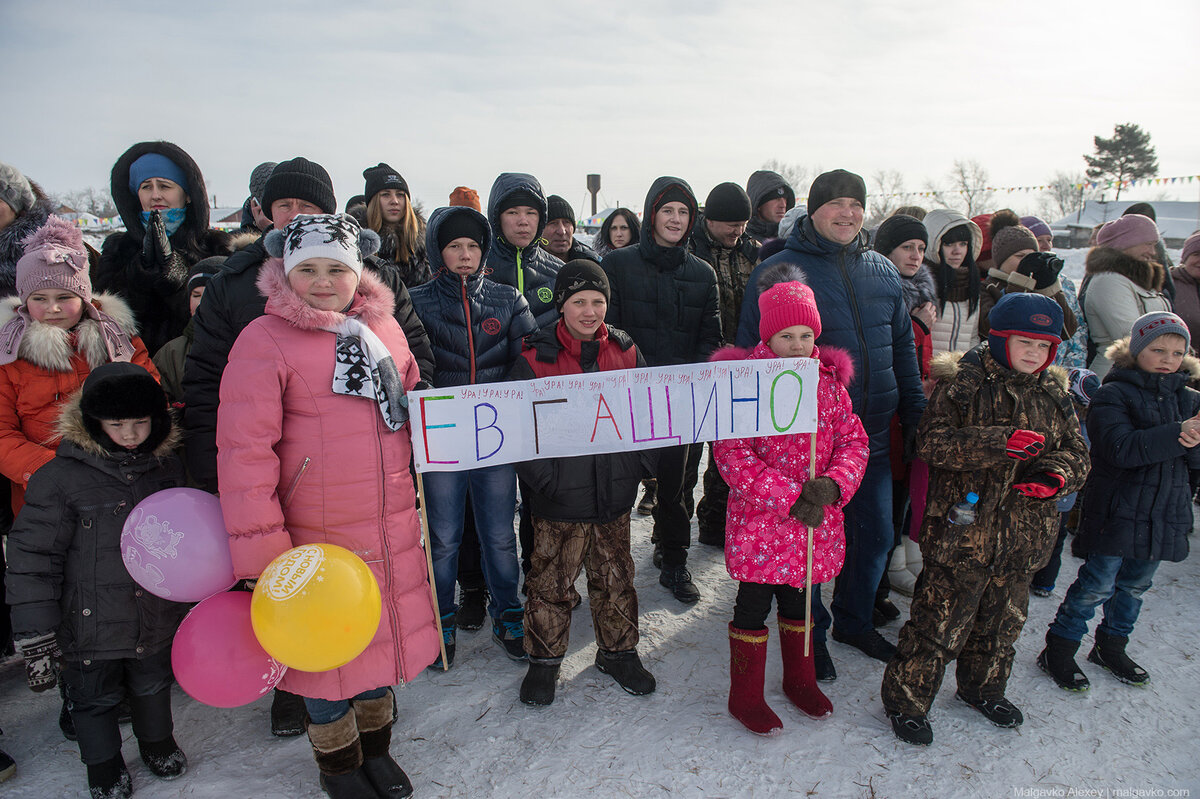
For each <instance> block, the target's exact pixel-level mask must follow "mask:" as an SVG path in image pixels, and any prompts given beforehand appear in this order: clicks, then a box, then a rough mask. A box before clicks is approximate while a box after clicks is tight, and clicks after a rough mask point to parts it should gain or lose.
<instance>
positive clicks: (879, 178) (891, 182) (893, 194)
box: [866, 169, 906, 228]
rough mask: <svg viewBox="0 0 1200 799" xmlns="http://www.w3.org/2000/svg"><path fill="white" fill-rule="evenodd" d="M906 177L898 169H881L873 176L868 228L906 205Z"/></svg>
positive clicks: (868, 197)
mask: <svg viewBox="0 0 1200 799" xmlns="http://www.w3.org/2000/svg"><path fill="white" fill-rule="evenodd" d="M905 194H906V192H905V191H904V175H902V174H900V172H899V170H896V169H880V170H877V171H876V172H875V174H873V175H871V187H870V189H869V190H868V191H867V219H866V227H869V228H871V227H875V225H877V224H879V223H880V222H882V221H883V220H884V219H886V218H887V217H888V216H890V215H891V213H892V211H894V210H895V209H897V208H899V207H900V206H901V205H903V204H904V200H905V197H904V195H905Z"/></svg>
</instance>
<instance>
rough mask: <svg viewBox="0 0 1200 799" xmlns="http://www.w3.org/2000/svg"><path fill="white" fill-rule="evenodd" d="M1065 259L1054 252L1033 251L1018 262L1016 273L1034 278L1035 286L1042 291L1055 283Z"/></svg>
mask: <svg viewBox="0 0 1200 799" xmlns="http://www.w3.org/2000/svg"><path fill="white" fill-rule="evenodd" d="M1062 268H1063V259H1062V258H1059V257H1058V256H1057V255H1055V254H1054V253H1052V252H1031V253H1030V254H1029V255H1026V256H1025V257H1024V258H1022V259H1021V263H1019V264H1017V268H1016V274H1018V275H1024V276H1025V277H1028V278H1031V279H1032V280H1033V288H1034V290H1035V291H1040V290H1041V289H1044V288H1049V287H1050V286H1053V285H1054V281H1056V280H1058V273H1059V272H1061V271H1062Z"/></svg>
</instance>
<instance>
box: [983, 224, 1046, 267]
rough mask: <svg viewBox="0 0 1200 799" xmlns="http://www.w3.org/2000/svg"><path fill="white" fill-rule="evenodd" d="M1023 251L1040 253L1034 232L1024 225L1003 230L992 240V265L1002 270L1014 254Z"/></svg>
mask: <svg viewBox="0 0 1200 799" xmlns="http://www.w3.org/2000/svg"><path fill="white" fill-rule="evenodd" d="M1021 250H1033V251H1034V252H1037V251H1038V243H1037V237H1036V236H1034V235H1033V231H1031V230H1030V229H1029V228H1027V227H1025V226H1024V225H1014V226H1012V227H1006V228H1003V229H1001V230H1000V231H999V232H997V233H996V235H995V236H994V237H993V238H992V264H993V265H994V266H995V268H996V269H1000V268H1001V267H1003V266H1004V262H1005V261H1007V260H1008V259H1009V257H1010V256H1011V255H1012V254H1013V253H1017V252H1020V251H1021Z"/></svg>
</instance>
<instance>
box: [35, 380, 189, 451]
mask: <svg viewBox="0 0 1200 799" xmlns="http://www.w3.org/2000/svg"><path fill="white" fill-rule="evenodd" d="M82 399H83V390H82V389H80V390H79V391H76V392H75V393H74V394H72V395H71V398H70V399H68V400H67V401H66V403H64V404H63V406H62V413H61V414H60V415H59V417H58V423H57V424H56V425H55V432H56V433H58V435H60V436H62V440H63V441H70V442H71V443H72V444H74V445H75V446H77V447H79V448H80V449H81V450H83V451H84V452H85V453H87V454H88V455H95V456H97V457H101V458H107V457H111V456H112V454H113V453H111V452H109V451H108V450H106V449H105V448H104V447H103V446H101V445H100V442H98V441H96V439H94V438H92V435H91V433H89V432H88V429H87V426H86V425H85V424H84V421H83V412H82V411H81V410H80V409H79V403H80V402H81V400H82ZM182 441H183V434H182V432H181V431H180V429H179V425H178V424H177V423H176V422H175V419H174V417H171V430H170V432H168V433H167V436H166V438H164V439H163V440H162V442H161V443H160V444H159V445H158V446H157V447H155V448H154V452H153V453H152V454H153V455H154V456H155V457H158V458H165V457H167V456H168V455H170V454H172V453H173V452H174V451H175V449H176V448H177V447H178V446H179V445H180V443H181V442H182Z"/></svg>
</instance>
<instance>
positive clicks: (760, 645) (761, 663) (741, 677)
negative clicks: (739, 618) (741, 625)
mask: <svg viewBox="0 0 1200 799" xmlns="http://www.w3.org/2000/svg"><path fill="white" fill-rule="evenodd" d="M766 669H767V631H766V629H765V628H764V629H762V630H739V629H738V628H736V627H734V626H733V625H732V624H731V625H729V712H730V713H731V714H732V715H733V717H734V718H735V719H737V720H738V721H740V722H741V723H742V724H744V725H746V729H748V730H750V732H753V733H757V734H758V735H775V734H776V733H778V732H779V731H780V730H782V729H783V722H782V721H780V720H779V716H776V715H775V711H773V710H771V708H770V707H769V706H768V705H767V702H766V700H764V699H763V680H764V679H765V675H766Z"/></svg>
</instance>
